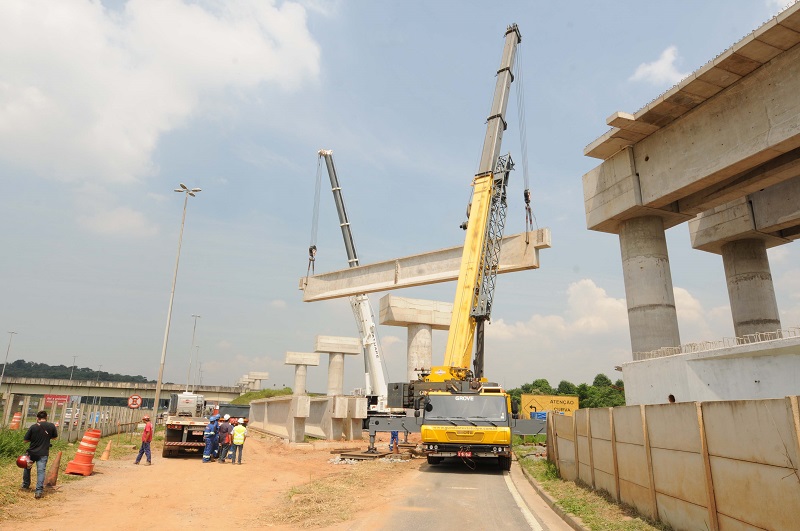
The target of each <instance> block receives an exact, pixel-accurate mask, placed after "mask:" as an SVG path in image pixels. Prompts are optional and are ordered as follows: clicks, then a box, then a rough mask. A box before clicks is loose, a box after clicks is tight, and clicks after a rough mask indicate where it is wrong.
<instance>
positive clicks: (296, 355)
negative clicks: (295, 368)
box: [283, 352, 319, 366]
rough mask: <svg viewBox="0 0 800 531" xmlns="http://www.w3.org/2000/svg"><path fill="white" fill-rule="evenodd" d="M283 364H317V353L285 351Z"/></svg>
mask: <svg viewBox="0 0 800 531" xmlns="http://www.w3.org/2000/svg"><path fill="white" fill-rule="evenodd" d="M283 363H284V365H315V366H316V365H319V354H318V353H316V352H287V353H286V359H285V360H284V362H283Z"/></svg>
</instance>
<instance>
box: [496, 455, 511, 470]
mask: <svg viewBox="0 0 800 531" xmlns="http://www.w3.org/2000/svg"><path fill="white" fill-rule="evenodd" d="M497 466H499V467H500V470H511V456H510V455H509V456H502V455H499V456H497Z"/></svg>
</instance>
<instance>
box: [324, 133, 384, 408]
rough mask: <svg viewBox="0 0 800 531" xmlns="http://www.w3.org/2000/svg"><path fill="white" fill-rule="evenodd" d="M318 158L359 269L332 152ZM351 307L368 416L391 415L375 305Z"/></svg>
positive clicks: (364, 300) (358, 302)
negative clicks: (362, 367) (323, 165)
mask: <svg viewBox="0 0 800 531" xmlns="http://www.w3.org/2000/svg"><path fill="white" fill-rule="evenodd" d="M319 157H320V158H322V159H324V160H325V166H326V168H327V170H328V177H329V179H330V182H331V191H332V192H333V199H334V202H335V203H336V212H337V214H338V216H339V226H340V227H341V229H342V238H343V239H344V247H345V251H346V252H347V263H348V265H349V266H350V267H356V266H358V255H357V254H356V246H355V242H354V241H353V232H352V230H351V229H350V221H349V220H348V218H347V209H346V208H345V204H344V196H343V195H342V188H341V186H340V185H339V178H338V176H337V173H336V166H335V165H334V162H333V151H331V150H324V149H323V150H320V151H319ZM349 299H350V307H351V309H352V310H353V315H354V316H355V319H356V324H357V325H358V332H359V337H360V339H361V346H362V349H363V351H364V379H365V385H366V387H365V394H366V397H367V412H368V414H371V415H373V414H388V413H390V411H389V409H388V407H387V405H386V394H387V383H386V382H387V380H388V377H387V371H386V365H385V362H384V359H383V354H382V353H381V349H380V344H379V343H378V336H377V331H376V327H375V314H374V312H373V311H372V305H371V304H370V302H369V297H368V296H367V295H366V294H360V295H354V296H352V297H349Z"/></svg>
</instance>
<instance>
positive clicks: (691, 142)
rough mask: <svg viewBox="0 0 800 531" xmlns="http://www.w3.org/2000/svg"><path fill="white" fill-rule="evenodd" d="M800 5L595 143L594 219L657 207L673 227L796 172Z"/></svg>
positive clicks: (615, 120) (615, 220)
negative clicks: (596, 163)
mask: <svg viewBox="0 0 800 531" xmlns="http://www.w3.org/2000/svg"><path fill="white" fill-rule="evenodd" d="M799 30H800V4H795V5H793V6H791V7H790V8H788V9H787V10H785V11H784V12H783V13H781V14H780V15H779V16H778V17H776V18H775V19H773V20H772V21H770V22H768V23H767V24H764V25H763V26H762V27H761V28H759V29H758V30H756V31H755V32H753V33H752V34H751V35H748V36H747V37H745V38H744V39H742V41H740V42H739V43H737V44H735V45H734V46H733V47H731V48H730V49H729V50H727V51H726V52H724V53H723V54H721V55H720V56H718V57H717V58H715V59H714V60H713V61H711V62H709V63H708V64H706V65H705V66H703V67H702V68H700V69H699V70H698V71H697V72H695V73H693V74H692V75H691V76H689V77H687V79H686V80H684V81H682V82H681V83H680V84H679V85H678V86H677V87H675V88H674V89H671V90H670V91H668V92H667V93H666V94H665V95H664V96H662V97H659V98H658V99H656V100H655V101H654V102H652V103H651V104H649V105H647V106H646V107H645V108H643V109H642V110H640V111H638V112H637V113H636V115H629V114H626V113H615V115H612V116H611V117H610V118H609V120H608V123H609V125H612V126H613V127H615V129H614V130H612V131H611V132H609V134H607V135H604V136H603V137H601V138H600V139H598V140H597V141H596V142H594V143H593V144H592V145H590V146H589V147H587V149H586V151H585V154H587V155H589V156H596V157H600V158H602V159H604V162H603V163H602V164H601V165H600V166H598V167H597V168H595V169H594V170H592V171H590V172H589V173H587V174H586V175H585V176H584V199H585V203H586V218H587V226H588V227H589V228H590V229H592V230H598V231H604V232H612V233H616V232H618V228H617V227H618V225H619V223H620V222H621V221H624V220H625V219H630V218H633V217H640V216H642V215H647V214H648V213H647V212H646V210H647V209H649V210H651V212H649V214H653V215H655V212H654V211H658V212H659V214H658V215H660V216H662V218H663V219H664V224H665V226H666V227H670V226H673V225H675V224H678V223H680V222H681V221H683V220H686V219H687V216H688V218H691V217H692V216H694V215H696V214H699V213H701V212H704V211H706V210H709V209H711V208H714V207H717V206H719V205H721V204H723V203H725V202H727V201H731V200H734V199H737V198H740V197H743V196H745V195H747V194H750V193H756V192H758V191H759V190H765V189H768V188H769V187H770V186H774V185H777V184H778V183H780V182H783V181H785V180H788V179H792V178H795V177H797V171H796V168H797V166H798V165H800V158H798V154H797V153H796V152H797V150H798V148H800V99H798V98H797V97H796V94H798V93H800V46H797V44H800V31H799Z"/></svg>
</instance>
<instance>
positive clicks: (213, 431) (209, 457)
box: [203, 415, 219, 463]
mask: <svg viewBox="0 0 800 531" xmlns="http://www.w3.org/2000/svg"><path fill="white" fill-rule="evenodd" d="M218 420H219V415H211V417H210V418H209V419H208V425H206V429H205V431H203V440H204V441H205V443H206V446H205V448H204V449H203V462H204V463H210V462H211V461H215V460H216V456H215V455H214V452H215V450H217V446H218V442H219V439H218V435H217V421H218Z"/></svg>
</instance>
